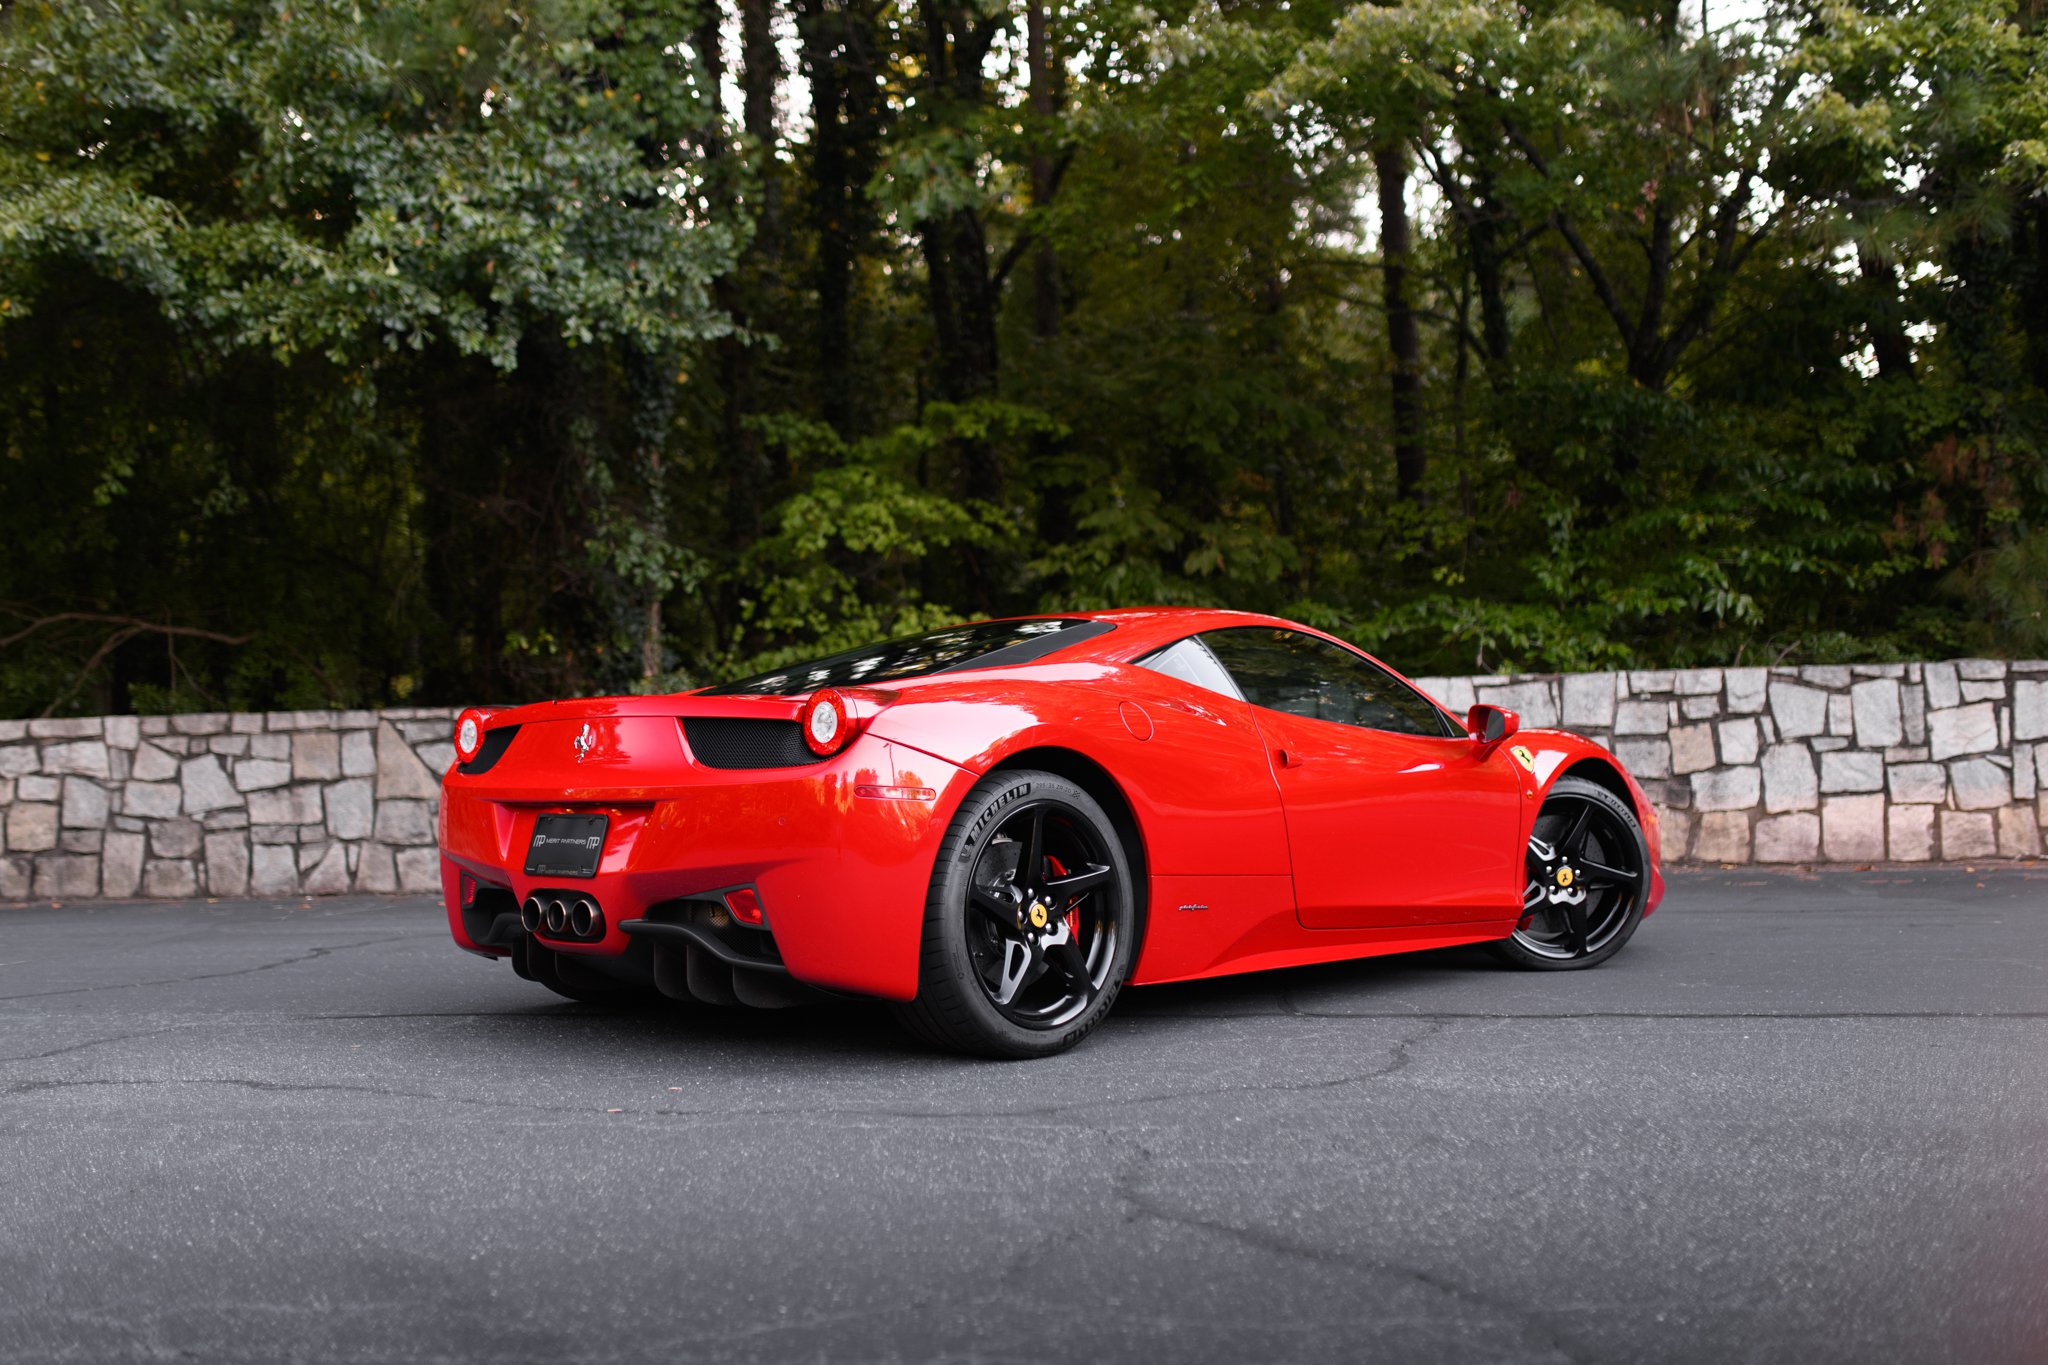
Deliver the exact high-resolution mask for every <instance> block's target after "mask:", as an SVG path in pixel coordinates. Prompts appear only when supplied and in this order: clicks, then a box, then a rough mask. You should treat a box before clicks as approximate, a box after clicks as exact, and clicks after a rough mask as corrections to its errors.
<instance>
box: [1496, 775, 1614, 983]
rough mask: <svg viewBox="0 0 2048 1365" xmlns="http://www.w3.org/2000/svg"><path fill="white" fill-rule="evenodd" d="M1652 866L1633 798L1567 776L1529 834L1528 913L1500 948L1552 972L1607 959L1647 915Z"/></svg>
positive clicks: (1525, 903) (1524, 904)
mask: <svg viewBox="0 0 2048 1365" xmlns="http://www.w3.org/2000/svg"><path fill="white" fill-rule="evenodd" d="M1649 866H1650V853H1649V848H1648V846H1647V844H1646V843H1645V842H1644V840H1643V830H1642V826H1641V824H1640V823H1639V822H1638V821H1637V820H1636V816H1635V812H1634V811H1632V810H1630V809H1629V806H1628V803H1627V802H1625V801H1623V800H1622V799H1621V798H1620V797H1618V796H1616V795H1615V794H1614V793H1613V792H1611V791H1609V790H1607V789H1606V788H1605V787H1602V786H1600V785H1599V784H1598V783H1594V782H1588V781H1585V780H1584V779H1582V778H1577V777H1566V778H1560V779H1559V780H1558V782H1557V784H1556V785H1555V786H1554V787H1552V788H1551V790H1550V795H1549V796H1548V797H1547V798H1546V799H1545V800H1544V802H1543V809H1542V810H1541V811H1540V812H1538V813H1537V816H1536V828H1535V829H1534V831H1532V832H1531V834H1530V836H1529V848H1528V853H1527V868H1528V883H1527V885H1526V886H1525V887H1524V889H1523V892H1522V918H1521V920H1520V922H1519V923H1518V924H1517V926H1516V928H1515V931H1514V933H1513V934H1512V935H1511V936H1510V937H1508V938H1507V939H1505V940H1503V941H1502V942H1500V943H1499V944H1497V945H1495V948H1496V951H1498V952H1499V953H1500V954H1501V956H1503V957H1505V958H1507V959H1508V960H1509V961H1510V962H1513V963H1515V964H1516V965H1518V966H1524V967H1537V968H1544V969H1548V970H1553V971H1555V970H1565V969H1570V968H1574V967H1590V966H1593V965H1594V964H1596V963H1599V962H1604V961H1606V960H1607V959H1608V958H1610V957H1612V956H1613V955H1614V954H1615V953H1616V952H1619V951H1620V949H1621V945H1622V944H1624V943H1626V942H1628V938H1629V935H1630V934H1633V933H1634V932H1635V929H1636V925H1637V924H1638V923H1639V922H1641V920H1642V917H1643V905H1644V899H1645V897H1646V895H1647V894H1648V892H1649Z"/></svg>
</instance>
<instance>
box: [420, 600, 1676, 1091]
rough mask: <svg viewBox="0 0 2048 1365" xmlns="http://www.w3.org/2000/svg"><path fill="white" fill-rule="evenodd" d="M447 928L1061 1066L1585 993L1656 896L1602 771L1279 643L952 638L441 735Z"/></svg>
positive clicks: (981, 627) (1315, 640)
mask: <svg viewBox="0 0 2048 1365" xmlns="http://www.w3.org/2000/svg"><path fill="white" fill-rule="evenodd" d="M456 751H457V759H456V763H455V766H454V767H453V768H451V769H450V770H449V772H448V775H447V777H446V779H445V780H444V781H443V783H442V801H441V822H440V845H441V853H442V864H441V866H442V883H443V889H444V893H445V897H446V901H447V909H448V924H449V928H450V929H451V931H452V932H453V933H454V935H455V941H456V943H458V944H459V945H461V946H462V947H464V948H466V949H468V950H470V951H471V952H475V953H482V954H485V955H487V956H490V957H509V958H511V960H512V968H513V970H514V971H516V972H518V973H519V974H520V975H521V976H523V977H526V978H528V979H529V980H532V981H536V982H538V983H540V984H541V985H543V986H546V987H548V988H550V989H552V990H554V991H557V992H559V993H561V994H562V995H566V996H569V997H571V998H574V999H578V1000H613V999H619V998H622V997H629V996H632V995H634V994H636V993H637V994H645V995H653V994H657V993H658V994H659V995H661V996H667V997H674V998H678V999H695V1000H700V1001H707V1002H713V1003H717V1004H727V1005H730V1004H745V1005H763V1006H773V1005H784V1004H791V1003H795V1002H798V1001H800V1000H803V999H806V998H812V997H815V996H816V994H817V993H818V992H821V991H824V992H839V993H852V994H858V995H864V996H872V997H879V998H880V999H883V1000H889V1001H894V1002H897V1009H898V1012H899V1013H900V1014H901V1016H902V1017H903V1019H904V1020H905V1021H906V1022H907V1023H908V1024H909V1026H910V1028H911V1029H912V1030H913V1031H914V1032H916V1033H918V1034H919V1035H921V1036H923V1037H924V1038H926V1039H928V1040H930V1041H931V1042H933V1043H936V1044H940V1045H943V1046H946V1047H950V1048H955V1049H959V1050H962V1051H965V1052H970V1053H978V1054H982V1055H988V1056H998V1057H1031V1056H1043V1055H1046V1054H1050V1053H1055V1052H1059V1051H1062V1050H1063V1049H1065V1048H1069V1047H1072V1046H1073V1045H1074V1044H1075V1043H1077V1042H1079V1041H1080V1040H1081V1039H1082V1038H1083V1037H1085V1036H1086V1035H1087V1034H1088V1032H1089V1030H1091V1029H1093V1028H1094V1027H1095V1025H1096V1024H1098V1023H1100V1022H1101V1020H1102V1018H1103V1016H1104V1015H1105V1014H1107V1013H1108V1011H1109V1009H1110V1007H1111V1005H1112V1004H1113V1003H1114V1002H1115V1000H1116V996H1117V993H1118V991H1120V990H1121V989H1123V987H1124V986H1126V985H1145V984H1149V983H1153V982H1162V981H1188V980H1194V979H1197V978H1200V977H1208V976H1222V975H1226V974H1228V973H1232V972H1248V971H1258V970H1262V969H1265V968H1270V967H1290V966H1296V965H1300V964H1303V963H1311V962H1329V961H1333V960H1337V959H1341V958H1354V957H1366V956H1369V955H1372V954H1377V953H1399V952H1409V951H1412V950H1414V949H1420V948H1437V947H1443V946H1446V945H1449V944H1458V943H1486V944H1491V945H1493V947H1494V950H1495V951H1496V952H1498V953H1499V954H1500V955H1501V956H1502V957H1504V958H1506V959H1507V960H1508V961H1510V962H1513V963H1515V964H1517V965H1520V966H1523V967H1530V968H1537V969H1546V970H1558V969H1569V968H1576V967H1590V966H1593V965H1594V964H1596V963H1599V962H1602V961H1604V960H1606V959H1607V958H1609V957H1611V956H1613V955H1614V954H1615V953H1616V952H1618V951H1619V950H1620V948H1621V946H1622V945H1623V944H1624V943H1626V942H1627V941H1628V939H1629V936H1630V935H1631V934H1633V933H1634V932H1635V928H1636V925H1637V923H1638V922H1639V921H1640V920H1641V919H1642V917H1643V916H1644V915H1645V914H1648V913H1649V912H1650V911H1651V910H1653V909H1654V908H1656V905H1657V902H1658V901H1659V899H1660V898H1661V897H1662V895H1663V889H1664V888H1663V881H1662V878H1661V876H1660V874H1659V872H1658V867H1657V825H1656V818H1655V815H1654V813H1653V812H1652V811H1651V808H1650V805H1649V802H1648V801H1647V799H1646V798H1645V797H1644V795H1643V792H1642V789H1641V788H1640V787H1638V786H1637V785H1636V783H1635V781H1634V779H1632V778H1631V777H1630V776H1629V775H1628V773H1627V772H1626V771H1625V770H1624V769H1623V768H1622V766H1621V764H1620V763H1619V762H1617V761H1616V760H1615V758H1614V756H1613V755H1612V754H1610V753H1609V752H1607V750H1605V749H1603V748H1601V747H1600V746H1599V745H1597V744H1594V743H1592V742H1591V741H1589V740H1586V739H1583V738H1581V737H1579V736H1576V735H1572V734H1567V733H1565V732H1562V731H1558V730H1521V729H1519V727H1518V721H1517V717H1516V716H1515V715H1514V713H1513V712H1510V711H1505V710H1501V709H1499V708H1497V707H1493V706H1485V705H1480V706H1475V707H1473V708H1472V709H1471V711H1470V712H1469V713H1468V714H1467V715H1465V716H1463V717H1458V716H1454V715H1452V714H1451V713H1450V712H1448V711H1446V710H1445V709H1444V708H1443V707H1442V706H1441V705H1439V704H1438V703H1437V702H1435V701H1433V700H1431V699H1430V698H1429V697H1427V696H1425V695H1424V694H1423V693H1422V692H1420V691H1419V690H1418V689H1416V688H1415V687H1414V686H1413V685H1412V684H1410V683H1408V682H1407V681H1405V680H1404V679H1402V678H1401V677H1400V676H1399V675H1398V674H1396V673H1394V672H1393V671H1392V670H1390V669H1388V668H1387V667H1385V666H1384V665H1382V664H1380V663H1378V662H1377V661H1375V660H1374V659H1372V658H1370V657H1368V656H1367V655H1366V654H1364V653H1362V652H1361V651H1359V650H1356V649H1353V648H1352V647H1351V646H1349V645H1347V644H1345V643H1343V642H1342V641H1340V640H1336V639H1333V638H1331V637H1330V636H1328V635H1325V634H1323V633H1322V632H1320V631H1316V630H1311V629H1309V628H1308V627H1306V626H1301V625H1295V624H1293V623H1291V622H1287V621H1282V620H1278V619H1275V618H1273V617H1268V616H1253V615H1247V614H1244V613H1241V612H1224V611H1197V610H1182V609H1172V610H1166V609H1161V610H1131V611H1103V612H1075V613H1073V614H1071V615H1062V616H1043V617H1030V618H1023V619H1017V620H1006V621H983V622H978V623H975V624H972V625H963V626H955V627H953V628H951V629H948V630H940V631H934V632H932V633H931V634H928V635H918V636H913V637H910V638H906V639H901V640H890V641H888V642H886V643H883V644H876V645H870V646H867V647H865V648H862V649H854V650H848V651H847V652H845V653H843V654H835V655H832V656H830V657H829V658H823V659H817V660H814V661H812V662H810V663H804V664H797V665H792V666H791V667H788V668H782V669H778V670H776V671H775V672H772V673H765V674H762V675H761V676H759V677H753V678H745V679H742V680H740V681H739V682H734V683H727V684H725V685H724V686H721V687H709V688H704V689H702V690H699V691H696V692H689V693H684V694H681V695H674V696H660V697H604V698H598V699H594V700H587V701H557V702H544V703H541V704H538V705H533V706H521V707H517V708H515V709H512V710H505V711H484V710H472V711H467V712H464V713H463V715H462V716H461V718H460V719H459V721H458V722H457V729H456Z"/></svg>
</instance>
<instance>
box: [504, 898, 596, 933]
mask: <svg viewBox="0 0 2048 1365" xmlns="http://www.w3.org/2000/svg"><path fill="white" fill-rule="evenodd" d="M519 927H520V928H522V929H524V930H526V932H527V933H529V934H537V933H539V932H540V931H541V930H542V929H546V930H547V932H548V933H550V934H552V935H554V936H556V937H558V938H559V937H561V936H563V935H564V934H565V933H566V934H567V935H569V936H571V937H574V938H596V937H598V936H599V935H600V934H602V933H603V932H604V914H603V912H602V911H600V910H599V909H598V908H597V902H596V901H594V900H592V899H590V897H588V896H537V895H536V896H528V897H527V898H526V903H525V904H524V905H522V906H520V907H519Z"/></svg>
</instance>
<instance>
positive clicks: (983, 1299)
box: [0, 868, 2048, 1365]
mask: <svg viewBox="0 0 2048 1365" xmlns="http://www.w3.org/2000/svg"><path fill="white" fill-rule="evenodd" d="M0 1359H4V1360H6V1361H8V1362H18V1363H20V1365H27V1363H28V1362H38V1361H125V1360H160V1359H180V1360H183V1359H190V1360H199V1361H229V1362H232V1361H262V1362H274V1361H287V1360H291V1361H299V1360H304V1361H329V1360H334V1361H387V1360H388V1361H483V1360H519V1361H538V1360H549V1361H586V1360H587V1361H610V1360H648V1361H689V1360H719V1361H751V1360H893V1359H911V1360H930V1359H946V1360H989V1361H1011V1360H1015V1361H1042V1360H1055V1359H1059V1360H1073V1361H1083V1360H1144V1361H1147V1362H1154V1363H1156V1365H1168V1363H1169V1362H1175V1363H1177V1362H1182V1361H1208V1360H1220V1361H1229V1360H1246V1361H1250V1360H1261V1361H1263V1360H1330V1359H1346V1360H1385V1361H1401V1362H1406V1361H1436V1360H1443V1361H1587V1362H1590V1361H1615V1362H1622V1361H1647V1360H1665V1361H1675V1360H1699V1361H1797V1362H1819V1361H1845V1362H1846V1361H1854V1362H1858V1365H1863V1363H1864V1362H1870V1361H1887V1362H1889V1361H1948V1360H1955V1361H1970V1362H2007V1361H2011V1362H2020V1361H2032V1362H2040V1361H2044V1360H2048V868H2043V869H2036V870H2032V871H2026V870H2021V871H2011V870H2001V871H1988V870H1982V869H1980V870H1978V871H1976V872H1966V871H1962V870H1949V871H1885V870H1882V869H1880V870H1877V871H1872V872H1863V873H1841V874H1832V875H1824V876H1811V875H1808V876H1801V875H1797V874H1740V873H1713V874H1702V873H1693V874H1683V875H1679V876H1677V877H1674V878H1673V884H1672V890H1671V894H1670V898H1669V900H1668V901H1667V903H1666V905H1665V908H1664V909H1663V910H1661V911H1660V912H1659V913H1658V914H1656V915H1655V916H1653V917H1652V918H1651V919H1650V920H1649V921H1648V922H1647V923H1646V924H1645V925H1644V926H1643V928H1642V930H1641V931H1640V932H1639V933H1638V934H1637V936H1636V938H1635V941H1634V942H1633V943H1631V944H1630V946H1629V947H1628V948H1627V949H1626V950H1625V951H1624V952H1623V953H1622V954H1621V956H1620V957H1619V958H1617V959H1616V960H1614V961H1613V962H1611V963H1610V964H1608V965H1607V966H1605V967H1603V968H1601V969H1599V970H1596V971H1591V972H1579V973H1571V974H1564V975H1528V974H1521V973H1516V972H1512V971H1508V970H1506V969H1503V968H1500V967H1497V966H1496V965H1495V964H1494V963H1493V962H1492V960H1491V959H1490V958H1488V957H1487V956H1486V955H1484V954H1483V953H1480V952H1477V951H1473V950H1456V951H1450V952H1441V953H1432V954H1422V955H1416V956H1411V957H1405V958H1392V959H1380V960H1377V961H1373V962H1365V963H1354V964H1347V965H1342V966H1334V967H1323V968H1311V969H1303V970H1297V971H1290V972H1275V973H1266V974H1261V975H1258V976H1253V977H1244V978H1238V979H1235V980H1230V981H1220V982H1212V983H1206V984H1197V985H1187V986H1174V987H1158V988H1153V989H1149V990H1143V991H1136V992H1132V993H1130V994H1128V995H1127V996H1126V997H1125V998H1124V1000H1123V1001H1122V1002H1121V1003H1120V1005H1119V1007H1118V1010H1117V1013H1116V1014H1115V1015H1114V1016H1113V1017H1112V1019H1111V1020H1110V1021H1109V1022H1108V1023H1107V1024H1106V1025H1105V1026H1104V1027H1103V1028H1102V1029H1101V1030H1100V1031H1099V1032H1098V1033H1097V1034H1096V1035H1095V1036H1094V1037H1093V1038H1092V1039H1091V1040H1090V1041H1089V1042H1088V1043H1086V1044H1085V1045H1084V1046H1083V1047H1082V1048H1080V1049H1079V1050H1078V1051H1076V1052H1074V1053H1072V1054H1069V1055H1068V1056H1065V1057H1062V1058H1058V1059H1055V1060H1052V1061H1047V1062H1029V1063H1011V1064H995V1063H986V1062H968V1061H961V1060H956V1059H951V1058H945V1057H938V1056H934V1055H931V1054H929V1053H926V1052H924V1051H922V1050H921V1049H920V1048H919V1047H918V1046H916V1045H914V1044H913V1043H911V1042H910V1041H908V1039H907V1038H906V1037H905V1036H904V1035H902V1034H900V1033H899V1032H897V1030H896V1028H895V1026H894V1024H893V1023H892V1021H891V1020H890V1019H889V1018H888V1016H887V1015H886V1013H884V1012H883V1011H881V1010H878V1009H875V1008H872V1007H868V1006H861V1005H845V1006H833V1007H828V1008H820V1009H811V1010H803V1011H791V1012H786V1013H780V1014H763V1013H755V1012H732V1013H727V1012H702V1013H670V1012H619V1011H608V1010H603V1009H596V1008H590V1007H585V1006H579V1005H572V1004H569V1003H566V1002H562V1001H558V1000H556V999H555V998H554V997H552V996H550V995H548V994H547V993H546V992H544V991H543V990H541V989H540V988H539V987H537V986H532V985H528V984H527V983H525V982H522V981H520V980H518V979H517V978H515V977H514V976H513V975H512V972H511V970H510V969H509V968H508V967H506V966H504V965H503V964H493V963H486V962H484V961H481V960H479V959H476V958H473V957H469V956H466V955H464V954H462V953H460V952H458V951H456V949H455V948H454V947H453V946H452V945H451V944H450V943H449V941H448V939H447V935H446V932H445V929H444V927H443V925H442V923H441V917H440V912H439V910H438V908H437V907H436V906H435V905H433V904H432V903H430V902H428V901H423V900H418V899H412V900H388V899H338V900H322V901H316V902H313V903H312V904H311V905H306V904H304V903H301V902H285V903H254V902H245V903H239V904H225V903H223V904H200V903H182V904H169V905H119V906H98V907H92V906H66V907H63V908H59V909H51V908H48V907H43V908H29V909H14V910H4V911H0Z"/></svg>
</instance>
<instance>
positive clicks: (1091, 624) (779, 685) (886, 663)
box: [703, 616, 1115, 697]
mask: <svg viewBox="0 0 2048 1365" xmlns="http://www.w3.org/2000/svg"><path fill="white" fill-rule="evenodd" d="M1114 629H1115V627H1114V626H1113V625H1111V624H1110V623H1109V622H1107V621H1077V620H1074V619H1072V618H1069V617H1060V616H1046V617H1038V618H1034V619H1031V620H1024V621H977V622H975V623H974V624H973V625H966V626H948V627H947V628H946V629H944V630H935V631H932V632H931V633H929V634H926V635H906V636H904V637H903V638H902V639H900V640H885V641H883V642H882V643H880V644H874V645H862V646H861V647H860V648H859V649H849V650H847V651H846V652H845V653H843V654H829V655H827V656H825V657H824V658H822V659H812V660H810V661H809V662H807V663H800V664H790V665H789V666H788V667H786V668H778V669H776V670H775V671H774V672H772V673H760V674H756V675H755V676H754V677H751V678H741V679H740V680H739V681H738V682H729V683H724V684H722V685H720V686H718V687H707V688H705V689H704V693H703V695H706V696H714V697H717V696H732V695H736V694H740V693H752V694H755V695H765V696H788V695H793V694H796V693H800V692H815V691H817V690H818V689H819V688H821V687H859V686H862V685H864V684H872V683H885V682H892V681H895V680H897V679H899V678H923V677H928V676H930V675H931V674H933V673H944V672H947V671H948V670H950V669H955V668H1000V667H1002V666H1004V665H1006V664H1021V663H1029V662H1031V661H1032V660H1033V659H1042V658H1044V657H1045V656H1046V655H1048V654H1050V653H1052V652H1053V651H1054V650H1056V649H1064V648H1066V647H1067V646H1068V645H1071V644H1079V643H1080V642H1081V641H1083V640H1090V639H1093V638H1094V637H1096V636H1098V635H1102V634H1105V633H1106V632H1108V631H1111V630H1114Z"/></svg>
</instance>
